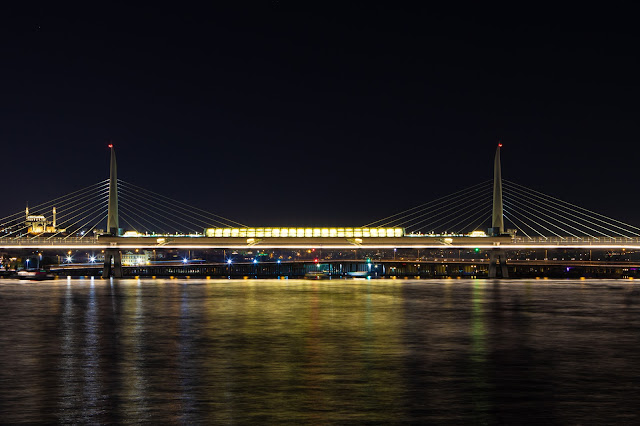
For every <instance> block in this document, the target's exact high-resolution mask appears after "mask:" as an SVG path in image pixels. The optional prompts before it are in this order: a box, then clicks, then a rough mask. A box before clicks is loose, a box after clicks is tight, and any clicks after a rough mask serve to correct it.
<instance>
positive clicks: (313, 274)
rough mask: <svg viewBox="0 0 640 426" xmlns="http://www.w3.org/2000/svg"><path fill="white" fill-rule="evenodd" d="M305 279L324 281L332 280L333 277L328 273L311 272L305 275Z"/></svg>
mask: <svg viewBox="0 0 640 426" xmlns="http://www.w3.org/2000/svg"><path fill="white" fill-rule="evenodd" d="M304 277H305V278H307V279H312V280H322V279H327V278H331V275H330V274H329V273H328V272H327V271H311V272H307V273H306V274H304Z"/></svg>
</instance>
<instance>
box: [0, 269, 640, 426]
mask: <svg viewBox="0 0 640 426" xmlns="http://www.w3.org/2000/svg"><path fill="white" fill-rule="evenodd" d="M639 349H640V286H639V285H638V284H636V282H634V281H615V280H593V281H591V280H587V281H552V280H548V281H547V280H545V281H542V280H539V281H535V280H533V281H525V280H519V281H500V282H498V281H495V282H494V281H487V280H475V281H470V280H469V281H467V280H419V281H418V280H416V281H413V280H371V281H357V280H354V281H347V280H340V281H305V280H280V281H279V280H242V281H240V280H238V281H227V280H219V281H218V280H142V281H138V280H120V281H117V280H116V281H113V282H110V281H107V280H99V279H97V280H95V281H94V280H71V281H67V280H56V281H51V282H41V283H30V282H17V281H10V280H2V281H0V367H1V368H0V419H1V420H0V422H2V423H15V422H61V423H78V422H81V423H86V422H89V423H121V422H124V423H138V422H154V423H158V422H162V423H167V422H179V423H223V424H226V423H240V424H243V423H314V424H327V423H345V422H346V423H358V422H369V423H399V422H404V421H408V422H414V423H417V422H431V423H438V424H523V423H531V424H540V423H543V422H544V423H562V424H607V423H608V424H612V423H618V424H619V423H627V424H628V423H639V422H640V419H639V417H638V414H639V413H638V411H639V410H638V409H637V408H636V407H637V404H638V401H639V397H640V390H639V389H640V388H639V387H638V385H639V384H640V351H639Z"/></svg>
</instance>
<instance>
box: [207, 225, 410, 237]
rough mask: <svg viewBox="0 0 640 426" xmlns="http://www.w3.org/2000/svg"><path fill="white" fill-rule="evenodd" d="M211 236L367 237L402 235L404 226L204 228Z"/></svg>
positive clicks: (208, 235)
mask: <svg viewBox="0 0 640 426" xmlns="http://www.w3.org/2000/svg"><path fill="white" fill-rule="evenodd" d="M204 233H205V235H206V236H207V237H213V238H226V237H229V238H238V237H239V238H279V237H282V238H295V237H300V238H302V237H305V238H369V237H376V238H378V237H403V236H404V228H282V227H279V228H206V229H205V231H204Z"/></svg>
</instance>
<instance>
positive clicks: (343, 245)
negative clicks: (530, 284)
mask: <svg viewBox="0 0 640 426" xmlns="http://www.w3.org/2000/svg"><path fill="white" fill-rule="evenodd" d="M498 247H499V248H503V249H534V248H539V249H540V248H541V249H580V248H589V249H616V248H619V249H622V248H625V249H640V238H609V237H600V238H596V237H582V238H580V237H566V238H563V237H549V238H526V237H517V238H512V237H506V236H505V237H466V236H460V237H458V236H451V237H448V236H430V235H423V236H404V237H386V238H375V237H369V238H335V237H334V238H332V237H328V238H327V237H324V238H313V237H311V238H309V237H295V238H282V237H271V238H234V237H223V238H213V237H190V236H141V237H114V236H99V237H98V238H95V237H87V238H45V237H36V238H32V237H27V238H24V237H23V238H0V249H9V248H24V249H47V248H52V249H85V248H86V249H108V248H118V249H159V248H176V249H216V248H219V249H249V248H259V249H311V248H325V249H358V248H371V249H394V248H397V249H442V248H453V249H458V248H459V249H466V248H480V249H491V248H498Z"/></svg>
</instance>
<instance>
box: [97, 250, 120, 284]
mask: <svg viewBox="0 0 640 426" xmlns="http://www.w3.org/2000/svg"><path fill="white" fill-rule="evenodd" d="M112 261H113V265H111V262H112ZM111 276H113V278H122V254H121V253H120V250H118V249H106V250H105V251H104V268H102V278H109V277H111Z"/></svg>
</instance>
